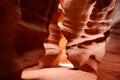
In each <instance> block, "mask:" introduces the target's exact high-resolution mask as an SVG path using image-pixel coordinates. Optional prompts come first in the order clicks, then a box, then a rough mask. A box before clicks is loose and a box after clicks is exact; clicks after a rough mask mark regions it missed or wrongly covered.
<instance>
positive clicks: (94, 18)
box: [61, 0, 116, 72]
mask: <svg viewBox="0 0 120 80" xmlns="http://www.w3.org/2000/svg"><path fill="white" fill-rule="evenodd" d="M115 2H116V0H64V11H65V15H64V16H65V17H64V19H63V28H61V31H62V33H63V34H64V36H65V37H66V39H67V41H68V43H67V46H66V48H67V51H66V53H67V56H68V60H70V62H71V63H72V64H73V65H74V67H75V68H78V69H83V70H87V71H96V72H97V64H98V63H99V62H101V60H102V57H103V56H104V53H105V44H106V38H107V36H108V33H107V31H108V30H109V28H110V22H111V17H112V15H113V12H114V7H115Z"/></svg>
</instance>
